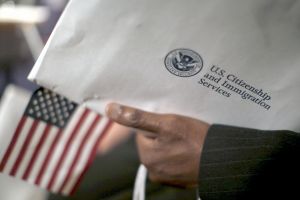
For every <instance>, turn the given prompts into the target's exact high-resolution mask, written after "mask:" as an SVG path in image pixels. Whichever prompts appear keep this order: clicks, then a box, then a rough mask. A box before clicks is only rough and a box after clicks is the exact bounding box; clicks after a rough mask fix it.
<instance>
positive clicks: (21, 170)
mask: <svg viewBox="0 0 300 200" xmlns="http://www.w3.org/2000/svg"><path fill="white" fill-rule="evenodd" d="M45 127H46V124H45V123H43V122H39V124H38V126H37V128H36V130H35V132H34V134H33V137H32V138H31V140H30V142H29V144H28V148H27V150H26V152H25V154H24V157H23V160H22V162H21V163H20V166H19V169H18V171H17V173H16V175H15V176H16V177H18V178H22V176H23V174H24V172H25V170H26V168H27V166H28V164H29V161H30V159H31V157H32V155H33V153H34V150H35V148H36V146H37V144H38V143H39V141H40V139H41V137H42V135H43V134H42V133H43V132H44V130H45Z"/></svg>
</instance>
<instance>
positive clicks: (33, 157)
mask: <svg viewBox="0 0 300 200" xmlns="http://www.w3.org/2000/svg"><path fill="white" fill-rule="evenodd" d="M50 130H51V125H49V124H47V126H46V127H45V129H44V132H43V135H42V137H41V139H40V141H39V142H38V144H37V146H36V148H35V150H34V153H33V155H32V157H31V158H30V161H29V163H28V165H27V168H26V170H25V173H24V174H23V176H22V179H23V180H26V179H27V178H28V177H29V175H30V173H31V170H32V168H33V166H34V162H35V160H36V158H37V156H38V155H39V153H40V150H41V148H42V146H43V144H44V143H45V141H46V139H47V137H48V135H49V132H50Z"/></svg>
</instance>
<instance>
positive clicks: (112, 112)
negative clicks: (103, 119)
mask: <svg viewBox="0 0 300 200" xmlns="http://www.w3.org/2000/svg"><path fill="white" fill-rule="evenodd" d="M106 114H107V116H108V117H109V118H110V119H111V120H113V121H115V122H117V123H119V124H122V125H124V126H129V127H133V128H138V129H141V130H145V131H151V132H154V133H158V132H160V129H161V125H160V124H161V118H162V115H161V114H157V113H151V112H146V111H143V110H139V109H136V108H133V107H129V106H124V105H120V104H117V103H110V104H108V105H107V106H106Z"/></svg>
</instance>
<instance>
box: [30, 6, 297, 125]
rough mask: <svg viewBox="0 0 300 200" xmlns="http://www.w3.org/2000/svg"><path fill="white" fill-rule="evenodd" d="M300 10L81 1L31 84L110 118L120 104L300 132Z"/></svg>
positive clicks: (36, 69) (51, 41)
mask: <svg viewBox="0 0 300 200" xmlns="http://www.w3.org/2000/svg"><path fill="white" fill-rule="evenodd" d="M299 10H300V2H299V1H269V0H251V1H240V0H227V1H222V0H210V1H204V0H185V1H182V0H164V1H159V0H127V1H123V0H101V1H99V0H89V1H88V2H86V1H81V0H72V1H71V2H70V3H69V4H68V6H67V8H66V10H65V12H64V13H63V15H62V17H61V19H60V20H59V22H58V24H57V26H56V28H55V30H54V32H53V34H52V35H51V38H50V39H49V41H48V43H47V45H46V47H45V48H44V50H43V52H42V54H41V56H40V58H39V59H38V61H37V63H36V65H35V66H34V68H33V70H32V72H31V73H30V75H29V79H30V80H32V81H35V82H36V83H38V84H39V85H42V86H44V87H47V88H49V89H51V90H54V91H55V92H58V93H60V94H63V95H66V96H67V97H68V98H70V99H72V100H74V101H76V102H78V103H83V104H86V105H87V106H88V107H90V108H92V109H95V110H97V111H99V112H100V113H103V112H104V107H105V105H106V104H107V103H108V102H110V101H116V102H120V103H123V104H127V105H130V106H135V107H139V108H142V109H146V110H149V111H156V112H162V113H179V114H183V115H188V116H192V117H195V118H199V119H202V120H205V121H207V122H210V123H223V124H230V125H237V126H246V127H252V128H260V129H290V130H295V131H299V130H300V124H299V121H300V109H299V106H298V104H299V102H300V89H299V86H300V79H299V74H300V67H299V65H300V28H299V23H300V12H299Z"/></svg>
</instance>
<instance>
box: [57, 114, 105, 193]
mask: <svg viewBox="0 0 300 200" xmlns="http://www.w3.org/2000/svg"><path fill="white" fill-rule="evenodd" d="M100 119H101V117H100V115H97V117H95V119H94V121H93V123H92V125H91V126H90V128H89V129H88V131H87V133H86V134H85V136H84V138H83V140H82V142H81V144H80V146H79V148H78V149H77V152H76V156H75V158H74V160H73V162H72V164H71V166H70V168H69V170H68V174H67V176H66V178H65V180H64V182H63V184H62V185H61V187H60V189H59V193H61V192H62V190H63V189H64V187H65V186H66V184H67V183H68V181H69V179H70V177H71V175H72V173H73V171H74V168H75V166H76V164H77V163H78V160H79V158H80V157H81V154H82V152H83V148H84V147H85V146H86V143H87V141H88V139H89V138H90V136H91V135H92V133H93V131H94V129H95V128H96V126H97V124H98V123H99V121H100Z"/></svg>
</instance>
